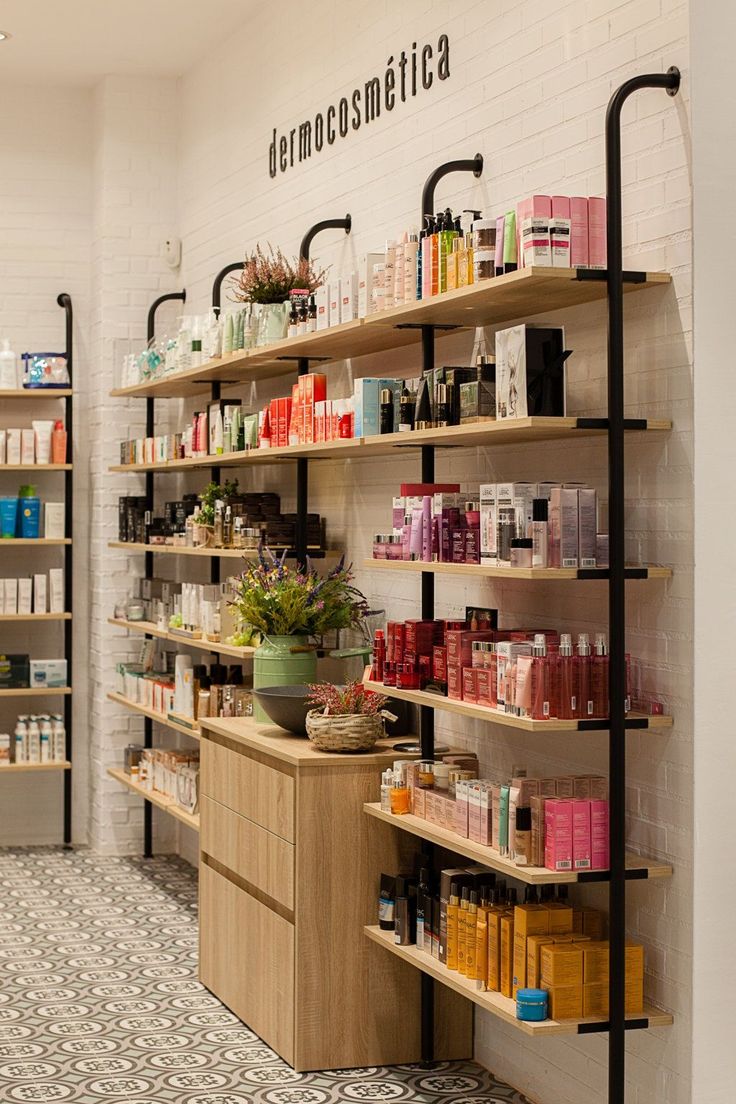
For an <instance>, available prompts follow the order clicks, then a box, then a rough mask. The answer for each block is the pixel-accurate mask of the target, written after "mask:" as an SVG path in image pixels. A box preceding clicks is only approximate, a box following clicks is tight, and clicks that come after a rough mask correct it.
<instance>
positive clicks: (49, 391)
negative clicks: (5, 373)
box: [0, 387, 74, 399]
mask: <svg viewBox="0 0 736 1104" xmlns="http://www.w3.org/2000/svg"><path fill="white" fill-rule="evenodd" d="M73 394H74V392H73V391H72V390H71V388H69V387H58V388H54V387H16V388H15V389H14V390H11V391H0V399H68V398H69V397H70V396H71V395H73Z"/></svg>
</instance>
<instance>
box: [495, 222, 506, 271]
mask: <svg viewBox="0 0 736 1104" xmlns="http://www.w3.org/2000/svg"><path fill="white" fill-rule="evenodd" d="M505 233H506V217H505V216H504V215H500V216H499V217H498V218H497V219H496V275H497V276H503V253H504V248H503V247H504V236H505Z"/></svg>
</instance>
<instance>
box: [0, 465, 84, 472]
mask: <svg viewBox="0 0 736 1104" xmlns="http://www.w3.org/2000/svg"><path fill="white" fill-rule="evenodd" d="M71 470H72V465H71V464H0V472H16V471H31V472H54V471H71Z"/></svg>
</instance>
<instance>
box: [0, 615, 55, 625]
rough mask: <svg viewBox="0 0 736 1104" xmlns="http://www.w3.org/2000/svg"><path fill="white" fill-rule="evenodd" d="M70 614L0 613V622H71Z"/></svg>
mask: <svg viewBox="0 0 736 1104" xmlns="http://www.w3.org/2000/svg"><path fill="white" fill-rule="evenodd" d="M71 619H72V615H71V614H70V613H0V621H4V622H10V623H11V624H12V623H13V622H16V621H18V622H21V621H71Z"/></svg>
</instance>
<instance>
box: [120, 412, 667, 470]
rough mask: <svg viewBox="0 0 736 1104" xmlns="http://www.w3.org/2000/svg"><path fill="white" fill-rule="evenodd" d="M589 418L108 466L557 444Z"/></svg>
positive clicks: (579, 433)
mask: <svg viewBox="0 0 736 1104" xmlns="http://www.w3.org/2000/svg"><path fill="white" fill-rule="evenodd" d="M600 422H601V420H600V419H591V418H518V419H516V420H515V421H514V422H496V421H490V422H478V423H476V424H473V425H460V426H447V427H446V428H444V429H420V430H415V431H412V432H411V433H385V434H382V435H381V436H379V437H351V438H345V439H343V440H337V441H324V442H320V443H318V444H313V445H287V446H285V447H283V448H269V449H248V450H247V451H246V452H226V453H222V454H221V455H219V456H217V455H216V456H197V457H193V458H192V457H190V458H188V459H186V460H159V461H155V462H152V463H150V464H113V465H111V466H110V468H109V470H110V471H111V472H148V471H155V472H182V471H197V470H200V469H205V468H211V467H220V468H240V467H246V466H247V465H249V464H275V463H278V462H281V461H284V460H298V459H299V457H305V458H306V459H308V460H341V459H351V458H352V459H354V460H364V459H367V458H368V457H371V456H387V455H390V454H391V453H393V452H394V451H395V450H396V449H412V448H422V447H423V446H427V445H431V446H432V447H433V448H486V447H488V448H490V447H493V446H494V445H513V444H525V443H528V442H530V441H559V440H568V439H570V438H573V439H579V438H580V437H600V436H602V435H603V434H604V433H605V432H606V429H605V425H601V424H599V423H600ZM629 428H630V430H631V432H657V433H662V432H666V431H667V430H670V429H671V428H672V423H671V422H668V421H665V420H661V419H660V420H653V419H651V418H650V419H646V418H643V419H631V420H630V422H629Z"/></svg>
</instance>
